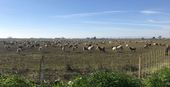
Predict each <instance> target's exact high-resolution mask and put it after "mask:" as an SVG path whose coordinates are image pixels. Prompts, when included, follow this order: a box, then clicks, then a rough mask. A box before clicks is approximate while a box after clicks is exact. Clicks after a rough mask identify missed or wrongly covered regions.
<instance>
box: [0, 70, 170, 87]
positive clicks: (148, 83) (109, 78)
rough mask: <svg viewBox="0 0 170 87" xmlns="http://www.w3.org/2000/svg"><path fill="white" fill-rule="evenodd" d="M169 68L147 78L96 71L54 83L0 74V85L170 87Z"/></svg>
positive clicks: (28, 86)
mask: <svg viewBox="0 0 170 87" xmlns="http://www.w3.org/2000/svg"><path fill="white" fill-rule="evenodd" d="M169 72H170V68H165V69H163V70H162V71H160V72H159V73H155V74H153V75H151V76H149V77H148V78H146V79H144V80H143V81H142V80H139V79H138V78H136V77H130V76H127V75H125V74H122V73H119V72H106V71H96V72H94V73H91V74H89V75H87V76H78V77H76V78H74V79H72V80H71V81H69V82H62V81H61V80H60V79H58V80H55V82H54V84H50V83H44V84H43V85H37V84H35V83H33V82H31V81H29V80H24V79H22V78H21V77H19V76H17V75H11V76H5V77H4V76H3V75H0V87H170V74H169Z"/></svg>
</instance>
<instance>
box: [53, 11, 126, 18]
mask: <svg viewBox="0 0 170 87" xmlns="http://www.w3.org/2000/svg"><path fill="white" fill-rule="evenodd" d="M120 12H126V11H103V12H92V13H80V14H70V15H59V16H54V17H63V18H70V17H84V16H93V15H98V14H110V13H120Z"/></svg>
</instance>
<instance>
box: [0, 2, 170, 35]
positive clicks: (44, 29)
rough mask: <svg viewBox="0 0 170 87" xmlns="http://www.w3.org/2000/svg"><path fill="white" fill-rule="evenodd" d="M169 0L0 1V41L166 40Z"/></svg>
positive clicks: (169, 21)
mask: <svg viewBox="0 0 170 87" xmlns="http://www.w3.org/2000/svg"><path fill="white" fill-rule="evenodd" d="M169 3H170V0H0V38H7V37H9V36H11V37H13V38H30V37H35V38H40V37H41V38H55V37H65V38H86V37H94V36H96V37H97V38H98V37H112V38H114V37H115V38H118V37H158V36H160V35H161V36H162V37H167V38H169V37H170V34H169V32H170V5H169Z"/></svg>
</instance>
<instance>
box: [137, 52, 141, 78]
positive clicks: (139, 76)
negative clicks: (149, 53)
mask: <svg viewBox="0 0 170 87" xmlns="http://www.w3.org/2000/svg"><path fill="white" fill-rule="evenodd" d="M138 78H139V79H141V54H140V56H139V74H138Z"/></svg>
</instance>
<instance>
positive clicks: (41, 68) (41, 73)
mask: <svg viewBox="0 0 170 87" xmlns="http://www.w3.org/2000/svg"><path fill="white" fill-rule="evenodd" d="M43 67H44V55H43V56H42V59H40V84H41V85H42V84H43V82H44V76H43Z"/></svg>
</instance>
